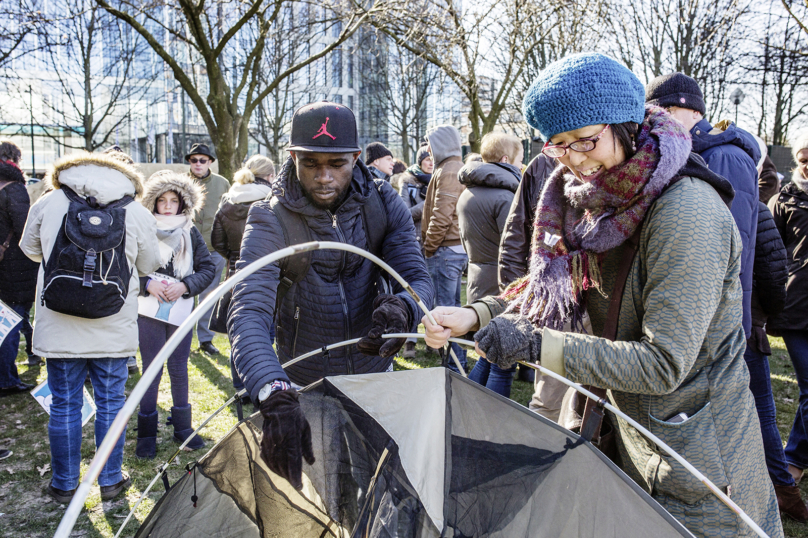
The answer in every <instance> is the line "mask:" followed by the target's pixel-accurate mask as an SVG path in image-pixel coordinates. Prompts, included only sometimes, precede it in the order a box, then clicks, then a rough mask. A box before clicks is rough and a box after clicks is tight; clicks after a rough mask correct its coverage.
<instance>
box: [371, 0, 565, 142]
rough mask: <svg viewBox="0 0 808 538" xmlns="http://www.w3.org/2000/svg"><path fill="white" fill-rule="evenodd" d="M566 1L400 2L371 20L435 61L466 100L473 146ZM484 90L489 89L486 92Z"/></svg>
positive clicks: (493, 119)
mask: <svg viewBox="0 0 808 538" xmlns="http://www.w3.org/2000/svg"><path fill="white" fill-rule="evenodd" d="M562 6H563V3H562V2H560V1H559V2H557V1H555V0H550V1H547V2H534V1H532V0H499V1H497V0H482V1H479V2H473V3H463V4H462V5H461V3H460V2H459V1H456V0H421V1H418V2H409V1H404V0H402V1H401V2H400V3H398V4H396V9H394V10H393V12H392V13H387V14H386V15H385V17H373V18H372V21H373V24H374V25H375V26H376V27H377V28H379V29H380V30H381V31H383V32H384V33H385V34H387V35H388V36H390V37H391V38H392V39H393V40H394V41H395V43H396V44H398V45H399V46H400V47H402V48H404V49H406V50H409V51H410V52H412V53H413V54H414V55H415V56H417V57H419V58H422V59H423V60H425V61H427V62H429V63H431V64H433V65H435V66H436V67H438V68H439V69H441V70H442V71H443V72H444V73H445V74H446V76H447V77H448V78H449V79H450V80H451V81H452V82H454V84H455V85H456V86H457V87H458V88H459V89H460V91H461V92H462V93H463V95H464V96H465V97H466V99H468V102H469V107H470V111H469V114H468V117H469V122H470V127H471V132H470V134H469V144H470V145H471V148H472V151H479V148H480V139H481V138H482V136H483V135H484V134H485V133H488V132H490V131H492V130H493V129H494V127H495V126H496V125H497V123H498V122H499V119H500V115H501V114H502V113H503V111H504V110H505V109H506V107H508V106H509V103H510V102H511V98H512V94H513V91H514V88H515V87H516V86H517V84H518V83H519V81H520V80H522V79H523V77H524V74H525V70H526V68H527V66H528V65H529V64H530V62H531V57H532V54H533V52H534V51H535V50H536V49H537V48H538V47H539V46H540V45H541V44H542V43H544V42H545V39H546V37H547V36H548V35H549V33H550V31H551V29H552V28H553V26H554V24H556V22H557V15H558V13H559V12H560V11H561V10H562ZM483 90H485V91H483Z"/></svg>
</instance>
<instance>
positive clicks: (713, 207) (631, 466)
mask: <svg viewBox="0 0 808 538" xmlns="http://www.w3.org/2000/svg"><path fill="white" fill-rule="evenodd" d="M622 249H623V247H619V248H617V249H615V250H613V251H611V252H609V253H608V254H607V256H606V258H605V259H604V262H603V267H602V276H603V289H604V290H607V291H610V290H611V289H612V288H613V287H614V281H615V278H616V276H617V267H618V265H619V262H620V259H621V256H622ZM740 255H741V238H740V235H739V233H738V231H737V228H736V226H735V224H734V221H733V219H732V215H731V214H730V212H729V211H728V210H727V207H726V205H725V204H724V203H723V202H722V201H721V199H720V198H719V196H718V194H717V193H716V192H715V190H714V189H713V188H712V187H710V186H709V185H708V184H707V183H704V182H703V181H701V180H699V179H693V178H684V179H682V180H680V181H679V182H678V183H676V184H675V185H673V186H672V187H670V188H669V189H668V190H667V191H665V193H663V195H662V196H661V197H660V198H659V199H658V200H657V201H656V202H655V203H654V204H653V206H652V207H651V209H650V210H649V213H648V215H647V217H646V219H645V222H644V225H643V229H642V232H641V237H640V245H639V249H638V252H637V255H636V257H635V259H634V263H633V266H632V268H631V272H630V274H629V277H628V281H627V282H626V287H625V292H624V295H623V301H622V307H621V310H620V318H619V324H618V330H617V339H616V341H615V342H611V341H609V340H606V339H603V338H598V337H595V336H590V335H583V334H571V333H559V332H556V331H551V330H548V329H545V330H544V340H545V347H546V343H547V341H548V338H549V339H553V338H556V339H558V338H562V339H563V360H559V361H558V363H559V364H563V367H561V368H559V369H560V370H565V371H560V372H559V373H562V374H563V375H566V377H567V378H569V379H571V380H573V381H576V382H578V383H582V384H589V385H594V386H597V387H602V388H606V389H609V394H610V399H611V401H612V403H613V404H614V405H615V406H616V407H618V408H619V409H620V410H622V411H623V412H624V413H626V414H627V415H629V416H630V417H632V418H633V419H635V420H636V421H637V422H639V423H640V424H642V425H643V426H645V427H646V428H648V429H649V430H650V431H652V432H653V433H654V434H655V435H657V436H658V437H659V438H660V439H662V440H663V441H665V442H666V443H667V444H668V445H669V446H670V447H672V448H673V449H674V450H675V451H677V452H678V453H679V454H681V455H682V456H684V458H685V459H686V460H688V461H689V462H690V463H691V464H693V465H694V466H695V467H696V468H697V469H699V470H700V471H701V472H702V473H703V474H705V475H706V476H707V477H708V478H709V479H710V480H712V481H713V482H714V483H715V484H716V485H717V486H719V487H720V488H722V489H724V490H725V491H726V492H728V493H729V494H730V496H731V498H732V499H733V500H734V501H735V502H736V503H737V504H738V505H739V506H740V507H741V508H742V509H743V510H744V511H745V512H746V513H747V514H749V516H750V517H751V518H752V519H753V520H754V521H755V522H757V523H758V525H760V526H761V527H762V528H763V530H764V531H766V532H767V533H768V534H769V535H770V536H772V537H781V536H783V530H782V526H781V522H780V515H779V511H778V508H777V499H776V497H775V494H774V488H773V487H772V484H771V481H770V479H769V475H768V472H767V470H766V460H765V457H764V454H763V442H762V439H761V435H760V425H759V423H758V418H757V414H756V411H755V402H754V399H753V397H752V393H751V392H750V391H749V388H748V387H749V372H748V370H747V369H746V363H745V362H744V359H743V353H744V349H745V346H746V342H745V338H744V331H743V327H742V324H741V322H742V310H741V300H742V290H741V283H740V280H739V276H738V275H739V271H740V263H741V262H740ZM588 301H589V303H588V308H587V309H588V312H589V315H590V318H591V321H592V327H593V330H594V332H595V334H600V333H601V332H602V330H603V325H604V322H605V317H606V312H607V310H608V303H609V300H608V298H606V297H603V296H602V295H600V294H598V293H596V292H593V293H590V294H589V297H588ZM486 303H487V304H488V305H489V308H490V309H491V310H492V314H493V313H494V312H493V311H494V310H495V309H496V307H495V306H494V305H493V304H492V303H491V302H490V301H488V300H487V301H486ZM548 333H551V334H548ZM559 349H560V346H559ZM544 359H545V355H544V350H543V352H542V362H543V363H544V364H545V366H548V367H550V366H549V363H551V362H552V361H545V360H544ZM681 412H684V413H686V414H687V416H688V419H687V420H686V421H684V422H681V423H678V424H674V423H670V422H667V421H668V419H670V418H671V417H673V416H675V415H677V414H678V413H681ZM612 418H613V419H614V417H612ZM617 423H618V426H619V433H620V435H619V442H618V446H619V449H620V456H621V459H622V468H623V470H624V471H625V472H626V473H627V474H628V475H629V476H631V477H632V478H633V479H634V480H635V481H636V482H637V483H638V484H640V485H641V486H642V487H644V488H645V489H646V490H647V491H648V492H649V493H650V494H651V495H652V496H653V497H654V498H655V499H656V500H657V501H658V502H659V503H660V504H662V506H664V507H665V508H666V509H667V510H668V511H669V512H670V513H671V514H672V515H673V516H674V517H676V518H677V519H678V520H679V521H681V522H682V523H683V524H684V525H685V526H686V527H687V528H688V529H689V530H690V531H691V532H693V533H694V534H695V535H696V536H705V537H707V536H709V537H727V538H729V537H734V536H751V535H754V534H753V532H752V531H751V529H750V528H749V527H748V526H747V525H746V524H745V523H744V522H743V521H742V520H741V519H740V518H739V517H737V516H736V515H735V514H734V513H733V512H732V511H731V510H730V509H729V508H727V507H726V506H724V505H723V504H722V503H721V501H719V500H718V499H717V498H716V497H715V496H714V495H713V494H712V493H710V491H709V490H708V489H707V487H706V486H704V485H703V484H702V483H701V482H699V481H698V480H696V479H695V478H694V477H693V476H692V475H691V474H690V473H689V472H687V471H686V470H685V469H684V467H682V466H681V465H679V464H678V463H677V462H676V461H675V460H673V458H670V457H669V456H667V455H666V454H665V453H664V452H662V451H661V450H660V449H658V448H657V447H656V446H655V445H654V444H653V443H651V442H649V441H648V440H646V438H645V437H643V436H642V435H641V434H640V433H638V432H637V431H636V430H634V429H633V428H632V427H631V426H629V425H628V424H627V423H626V422H625V421H622V420H617Z"/></svg>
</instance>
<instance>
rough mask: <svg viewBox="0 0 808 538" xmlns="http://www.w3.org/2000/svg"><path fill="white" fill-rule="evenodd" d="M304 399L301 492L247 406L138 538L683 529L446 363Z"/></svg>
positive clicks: (587, 450) (568, 442)
mask: <svg viewBox="0 0 808 538" xmlns="http://www.w3.org/2000/svg"><path fill="white" fill-rule="evenodd" d="M300 402H301V406H302V407H303V409H304V412H305V413H306V416H307V418H308V420H309V423H310V424H311V427H312V439H313V445H314V453H315V457H316V459H317V461H316V462H315V464H314V465H312V466H309V465H306V464H305V463H304V469H303V470H304V479H303V482H304V487H303V489H302V490H301V491H300V492H298V491H295V490H294V489H293V488H292V487H291V486H290V485H289V484H288V482H286V481H285V480H284V479H282V478H280V477H279V476H277V475H275V474H274V473H272V472H271V471H270V470H269V468H268V467H267V466H266V464H265V463H264V462H263V461H262V460H261V457H260V439H261V416H260V414H256V415H253V416H252V417H250V418H249V419H248V420H245V421H242V422H241V423H239V424H238V425H237V426H236V427H235V428H234V429H233V430H232V431H231V432H230V433H229V434H228V435H227V436H226V437H225V438H223V439H222V440H221V441H220V442H219V443H217V444H216V445H215V446H214V447H213V448H212V449H211V450H210V452H209V453H208V454H206V455H205V456H204V457H203V458H201V459H200V460H199V462H198V465H197V466H196V468H195V470H194V471H192V472H189V473H188V474H186V475H185V476H183V477H182V478H181V479H180V480H179V481H178V482H177V483H176V484H175V485H174V486H173V487H172V488H171V490H170V491H169V492H168V493H166V494H165V495H164V496H163V498H162V499H160V501H159V502H158V503H157V505H156V506H155V508H154V509H153V510H152V512H151V514H150V515H149V516H148V518H147V519H146V521H144V523H143V525H141V527H140V530H139V531H138V533H137V536H138V537H146V536H149V537H162V536H172V537H192V538H198V537H199V536H220V537H227V536H256V537H275V536H294V537H301V538H308V537H312V538H314V537H339V538H343V537H346V538H347V537H360V536H361V537H367V538H393V537H412V538H438V537H447V538H449V537H451V538H460V537H472V536H474V537H492V538H493V537H497V538H499V537H503V538H504V537H511V538H513V537H517V538H518V537H525V538H527V537H544V536H546V537H554V538H555V537H567V536H570V537H572V536H595V535H597V536H599V537H609V536H612V537H618V536H619V537H622V538H633V537H637V538H640V537H643V538H644V537H647V536H655V537H662V538H667V537H680V536H692V535H691V534H690V533H689V532H688V531H687V530H686V529H685V528H684V527H683V526H682V525H680V524H679V523H678V522H677V521H676V520H675V519H674V518H673V517H672V516H671V515H670V514H668V513H667V512H666V511H665V510H664V509H663V508H662V507H661V506H660V505H659V504H658V503H657V502H656V501H654V500H653V499H652V498H651V497H650V496H649V495H648V494H647V493H646V492H644V491H643V490H642V489H641V488H640V487H639V486H637V484H635V483H634V482H633V481H632V480H631V479H629V478H628V477H627V476H626V475H625V474H624V473H623V472H622V471H620V470H619V469H618V468H617V467H616V466H615V465H614V464H613V463H612V462H610V461H609V460H608V459H607V458H605V457H604V456H603V455H602V454H601V453H600V452H599V451H598V450H597V449H595V448H594V447H593V446H592V445H591V444H589V443H587V442H586V441H584V440H582V439H581V438H580V437H578V436H577V435H575V434H574V433H571V432H569V431H567V430H565V429H563V428H561V427H560V426H558V425H556V424H554V423H552V422H550V421H548V420H546V419H544V418H543V417H541V416H539V415H537V414H535V413H533V412H531V411H528V410H527V409H525V408H524V407H521V406H519V405H517V404H515V403H513V402H511V401H510V400H508V399H506V398H503V397H501V396H499V395H497V394H495V393H493V392H491V391H489V390H487V389H485V388H484V387H481V386H479V385H477V384H475V383H473V382H470V381H468V380H467V379H464V378H462V377H460V376H458V375H456V374H453V373H451V372H449V371H448V370H446V369H443V368H433V369H428V370H415V371H405V372H393V373H381V374H366V375H356V376H341V377H334V378H326V379H324V380H323V381H321V382H318V383H316V384H314V385H312V386H310V387H308V388H307V389H305V390H304V391H303V392H302V393H301V395H300ZM194 491H195V492H196V495H197V497H198V500H197V503H196V507H194V506H193V502H192V501H191V496H192V495H194Z"/></svg>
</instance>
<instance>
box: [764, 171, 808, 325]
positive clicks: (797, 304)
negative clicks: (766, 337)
mask: <svg viewBox="0 0 808 538" xmlns="http://www.w3.org/2000/svg"><path fill="white" fill-rule="evenodd" d="M769 209H771V211H772V216H773V217H774V224H775V225H776V226H777V230H778V231H779V232H780V237H781V238H782V239H783V243H784V244H785V246H786V256H787V260H786V261H787V263H788V283H787V284H786V306H785V308H784V309H783V311H782V312H781V313H780V314H779V315H777V316H775V317H773V318H771V319H769V323H768V328H769V329H771V330H772V331H774V333H775V334H777V333H778V332H779V331H782V330H794V331H804V330H808V316H806V315H805V305H806V304H808V233H806V230H808V194H806V193H805V192H803V191H802V190H800V189H799V187H797V185H795V184H794V183H789V184H788V185H786V186H785V187H783V188H782V190H781V191H780V194H779V195H778V196H775V197H773V198H772V199H771V200H769Z"/></svg>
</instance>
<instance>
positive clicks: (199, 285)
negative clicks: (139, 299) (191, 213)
mask: <svg viewBox="0 0 808 538" xmlns="http://www.w3.org/2000/svg"><path fill="white" fill-rule="evenodd" d="M191 245H192V248H193V249H194V272H193V273H191V274H190V275H188V276H186V277H185V278H183V279H182V283H183V284H185V285H186V286H188V293H186V294H185V295H183V297H185V298H186V299H187V298H189V297H196V296H197V295H199V294H200V293H202V292H203V291H205V290H206V289H207V288H208V286H210V284H211V282H213V279H214V278H215V276H216V265H214V263H213V260H212V259H211V257H210V252H209V251H208V247H207V245H206V244H205V238H204V237H202V233H201V232H200V231H199V229H198V228H197V227H196V226H193V227H191ZM155 273H159V274H161V275H168V276H170V277H172V278H174V262H173V261H172V262H168V264H167V265H166V266H165V267H160V268H159V269H157V270H156V271H155ZM148 281H149V277H148V276H142V277H140V294H141V295H149V292H148V291H146V283H147V282H148Z"/></svg>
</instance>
